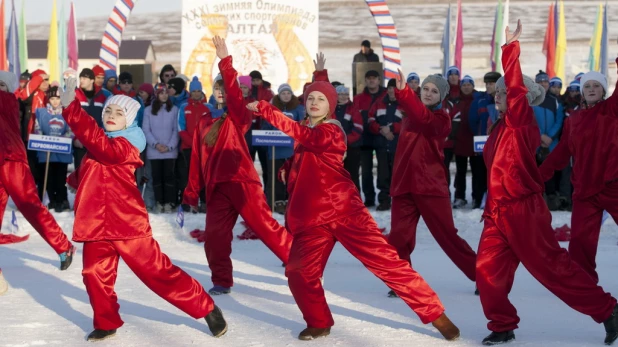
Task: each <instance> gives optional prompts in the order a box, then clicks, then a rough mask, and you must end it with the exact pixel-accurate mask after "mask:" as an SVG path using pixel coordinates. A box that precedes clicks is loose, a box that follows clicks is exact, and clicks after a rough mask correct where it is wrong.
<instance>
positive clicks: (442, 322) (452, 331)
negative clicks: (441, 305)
mask: <svg viewBox="0 0 618 347" xmlns="http://www.w3.org/2000/svg"><path fill="white" fill-rule="evenodd" d="M431 324H433V326H434V327H435V328H436V329H438V331H439V332H440V334H442V336H444V338H445V339H447V340H448V341H454V340H457V339H458V338H459V328H457V327H456V326H455V324H453V322H451V320H450V319H448V317H447V316H446V315H445V314H444V313H442V315H441V316H440V317H438V319H436V320H435V321H433V322H431Z"/></svg>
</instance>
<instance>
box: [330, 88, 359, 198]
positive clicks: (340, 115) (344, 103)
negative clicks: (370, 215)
mask: <svg viewBox="0 0 618 347" xmlns="http://www.w3.org/2000/svg"><path fill="white" fill-rule="evenodd" d="M335 90H336V91H337V107H336V108H335V113H334V116H335V117H336V119H337V120H338V121H339V123H341V126H343V129H344V130H345V135H346V139H347V141H348V148H347V151H346V155H345V159H344V160H343V167H344V168H345V169H346V171H347V172H348V173H349V174H350V179H351V180H352V182H354V185H355V186H356V189H357V190H358V193H359V194H360V191H361V186H360V181H359V176H358V172H359V170H360V163H361V149H360V148H361V143H362V141H361V136H362V134H363V117H362V116H361V115H360V113H359V112H358V110H357V109H356V108H354V104H353V103H352V101H350V88H348V87H346V86H344V85H340V86H337V88H336V89H335Z"/></svg>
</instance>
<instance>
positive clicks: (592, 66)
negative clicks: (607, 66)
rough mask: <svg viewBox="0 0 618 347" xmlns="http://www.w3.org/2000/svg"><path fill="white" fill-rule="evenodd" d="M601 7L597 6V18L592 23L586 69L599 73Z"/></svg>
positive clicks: (601, 27)
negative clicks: (592, 28) (592, 29)
mask: <svg viewBox="0 0 618 347" xmlns="http://www.w3.org/2000/svg"><path fill="white" fill-rule="evenodd" d="M602 31H603V5H601V4H599V9H598V10H597V18H596V19H595V21H594V31H593V32H592V38H591V39H590V53H588V69H589V70H590V71H599V62H600V59H599V58H600V57H601V37H602V36H603V33H602Z"/></svg>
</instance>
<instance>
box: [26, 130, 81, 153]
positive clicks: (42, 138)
mask: <svg viewBox="0 0 618 347" xmlns="http://www.w3.org/2000/svg"><path fill="white" fill-rule="evenodd" d="M72 143H73V140H71V138H69V137H59V136H46V135H36V134H30V136H29V138H28V149H29V150H31V151H39V152H52V153H60V154H71V153H72Z"/></svg>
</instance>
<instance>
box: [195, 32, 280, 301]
mask: <svg viewBox="0 0 618 347" xmlns="http://www.w3.org/2000/svg"><path fill="white" fill-rule="evenodd" d="M213 42H214V43H215V47H216V48H217V56H218V57H219V59H221V61H220V62H219V70H220V71H221V75H222V76H223V83H224V86H225V100H226V104H227V106H226V107H227V110H226V111H225V113H224V114H223V116H221V117H220V118H217V119H216V120H215V122H214V123H212V120H210V118H208V117H203V118H202V119H200V122H199V124H198V127H197V128H196V129H195V135H194V136H193V151H192V153H191V164H190V172H189V184H188V185H187V188H186V189H185V192H184V203H185V204H188V205H190V206H193V207H195V206H197V203H198V199H199V192H200V191H201V190H202V189H204V188H206V210H207V211H208V213H207V214H206V231H205V242H204V249H205V251H206V259H207V260H208V266H209V267H210V270H211V271H212V282H213V285H214V287H213V288H212V289H210V290H209V293H210V294H212V295H218V294H228V293H230V292H231V288H232V286H233V284H234V281H233V277H232V260H231V258H230V255H231V253H232V239H233V238H234V235H233V234H232V229H233V228H234V225H235V224H236V220H237V219H238V215H239V214H240V216H241V217H242V218H243V219H244V220H245V222H246V223H247V226H248V227H249V228H251V229H252V230H253V231H254V232H255V233H256V234H257V235H258V237H259V238H260V240H262V242H264V244H266V246H267V247H268V248H269V249H270V250H271V251H272V252H273V253H275V255H276V256H277V257H278V258H279V259H281V261H283V262H284V263H287V261H288V256H289V253H290V246H291V245H292V236H291V235H290V234H289V233H288V232H287V231H286V230H285V228H284V227H283V226H281V225H279V223H277V221H276V220H274V219H273V217H272V215H271V212H270V209H269V208H268V204H267V203H266V196H265V195H264V191H263V190H262V183H261V182H260V179H259V177H258V175H257V172H256V171H255V167H254V166H253V160H251V157H250V156H249V150H248V147H247V143H246V141H245V136H244V135H245V133H246V132H247V130H248V129H249V127H250V126H251V121H252V117H253V115H252V113H251V112H248V111H247V109H246V108H245V105H246V103H245V102H244V99H243V95H242V91H241V90H240V87H239V85H238V81H237V75H238V74H237V73H236V70H234V68H233V67H232V57H231V56H230V55H228V52H227V47H226V45H225V41H223V39H221V38H219V37H218V36H217V37H215V38H214V39H213Z"/></svg>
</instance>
